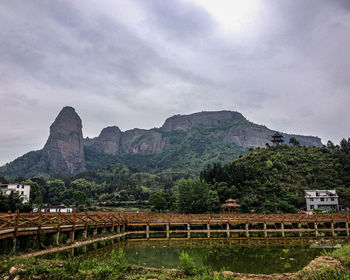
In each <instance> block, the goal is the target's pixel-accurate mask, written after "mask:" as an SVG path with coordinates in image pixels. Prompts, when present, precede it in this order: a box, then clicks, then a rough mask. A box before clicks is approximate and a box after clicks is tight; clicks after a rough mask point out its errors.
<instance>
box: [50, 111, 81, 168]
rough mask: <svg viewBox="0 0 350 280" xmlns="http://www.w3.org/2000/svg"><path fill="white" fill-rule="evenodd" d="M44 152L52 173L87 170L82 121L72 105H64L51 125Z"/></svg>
mask: <svg viewBox="0 0 350 280" xmlns="http://www.w3.org/2000/svg"><path fill="white" fill-rule="evenodd" d="M43 153H44V155H46V157H47V159H48V162H49V172H50V173H58V172H63V173H78V172H81V171H84V170H85V158H84V146H83V133H82V123H81V119H80V117H79V116H78V114H77V113H76V112H75V110H74V108H72V107H64V108H63V109H62V111H61V112H60V113H59V114H58V116H57V117H56V119H55V121H54V122H53V124H52V125H51V126H50V136H49V139H48V140H47V142H46V144H45V146H44V148H43Z"/></svg>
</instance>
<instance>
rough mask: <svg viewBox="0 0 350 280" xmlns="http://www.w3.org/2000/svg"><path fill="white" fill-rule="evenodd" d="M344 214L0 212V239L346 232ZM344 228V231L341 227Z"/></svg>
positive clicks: (346, 215)
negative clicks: (274, 228)
mask: <svg viewBox="0 0 350 280" xmlns="http://www.w3.org/2000/svg"><path fill="white" fill-rule="evenodd" d="M349 219H350V215H348V214H320V215H306V214H240V215H228V214H156V213H115V212H114V213H113V212H106V213H103V212H80V213H18V212H16V213H0V239H1V238H7V237H11V236H14V237H16V236H18V235H25V234H37V233H40V232H41V231H42V230H45V231H51V232H59V231H75V230H78V229H85V230H87V229H91V228H92V229H97V228H101V227H102V228H106V227H114V226H120V225H129V226H138V225H140V226H142V225H177V224H190V225H195V224H203V225H205V224H207V225H211V224H231V225H233V224H246V225H247V224H257V223H265V224H273V223H283V224H286V225H287V224H288V223H299V224H307V223H315V224H318V223H320V224H322V223H331V224H332V228H333V227H334V224H336V223H345V225H346V231H347V232H349V225H348V223H349ZM344 229H345V228H344Z"/></svg>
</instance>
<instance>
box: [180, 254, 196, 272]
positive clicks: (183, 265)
mask: <svg viewBox="0 0 350 280" xmlns="http://www.w3.org/2000/svg"><path fill="white" fill-rule="evenodd" d="M179 262H180V265H179V269H180V270H181V271H182V272H183V273H184V274H186V275H193V274H195V272H196V267H195V265H194V262H193V259H192V258H191V257H190V256H189V255H188V254H187V253H186V252H183V251H182V252H181V254H180V258H179Z"/></svg>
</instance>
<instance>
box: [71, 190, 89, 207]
mask: <svg viewBox="0 0 350 280" xmlns="http://www.w3.org/2000/svg"><path fill="white" fill-rule="evenodd" d="M86 198H87V197H86V194H85V193H84V192H82V191H74V192H73V200H74V204H75V205H76V206H82V205H84V204H86Z"/></svg>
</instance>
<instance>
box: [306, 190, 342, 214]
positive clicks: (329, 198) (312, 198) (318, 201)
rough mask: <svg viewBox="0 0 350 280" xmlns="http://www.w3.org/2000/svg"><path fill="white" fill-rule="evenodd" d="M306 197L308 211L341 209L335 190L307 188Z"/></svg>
mask: <svg viewBox="0 0 350 280" xmlns="http://www.w3.org/2000/svg"><path fill="white" fill-rule="evenodd" d="M305 199H306V211H312V210H314V209H321V210H329V209H335V210H339V203H338V195H337V193H336V191H335V190H306V191H305Z"/></svg>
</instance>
